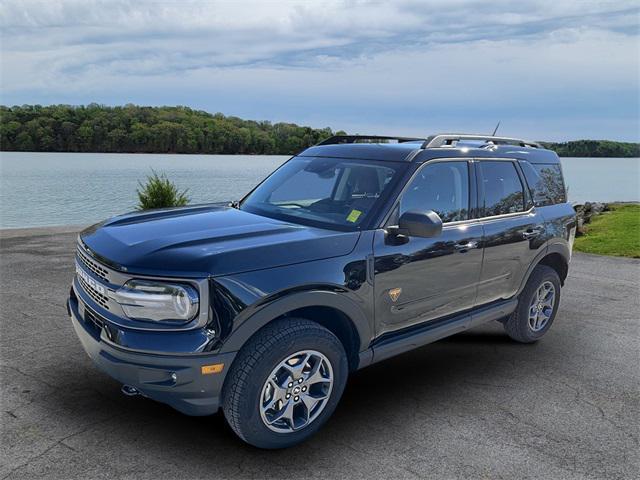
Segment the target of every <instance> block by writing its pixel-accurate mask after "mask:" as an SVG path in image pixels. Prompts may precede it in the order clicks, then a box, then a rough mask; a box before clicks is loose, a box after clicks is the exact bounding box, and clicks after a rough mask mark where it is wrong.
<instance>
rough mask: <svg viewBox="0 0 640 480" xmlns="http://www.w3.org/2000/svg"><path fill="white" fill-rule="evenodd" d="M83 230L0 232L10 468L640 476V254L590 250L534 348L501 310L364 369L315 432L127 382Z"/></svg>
mask: <svg viewBox="0 0 640 480" xmlns="http://www.w3.org/2000/svg"><path fill="white" fill-rule="evenodd" d="M75 236H76V234H75V233H73V232H70V233H64V232H63V233H60V231H53V230H46V229H40V230H34V231H16V232H6V231H5V232H0V256H1V269H0V285H1V287H2V288H1V294H0V295H1V298H0V305H1V307H0V348H1V350H0V367H1V370H0V371H1V375H2V378H1V381H2V383H1V384H2V389H1V390H2V398H1V401H2V404H1V407H2V411H1V412H0V415H1V416H0V418H1V430H2V431H1V438H2V450H1V452H0V478H2V479H24V478H39V477H46V478H60V479H76V478H77V479H89V478H91V479H93V478H135V479H156V480H157V479H165V478H210V479H216V478H271V479H274V478H295V479H302V478H305V479H311V478H319V479H325V478H367V479H376V478H380V479H395V478H439V479H443V478H505V479H508V478H607V479H614V478H637V475H638V471H639V469H640V461H639V454H638V452H639V450H640V445H639V436H640V432H639V430H640V427H639V421H640V368H639V366H640V353H639V351H640V350H639V345H640V342H639V340H640V328H639V315H640V314H639V312H640V261H638V260H631V259H619V258H608V257H598V256H590V255H582V254H576V255H575V256H574V260H573V262H572V265H571V269H570V274H569V278H568V280H567V285H566V287H565V289H563V291H562V295H563V297H562V303H561V308H560V311H559V314H558V317H557V319H556V323H555V325H554V326H553V328H552V329H551V331H550V332H549V333H548V335H547V336H546V337H545V338H544V339H543V340H542V341H540V342H538V343H537V344H534V345H520V344H516V343H514V342H512V341H510V340H509V339H508V337H507V336H506V335H505V334H504V333H503V330H502V327H501V325H499V324H498V323H494V324H491V325H487V326H483V327H481V328H478V329H475V330H472V331H469V332H466V333H463V334H460V335H457V336H455V337H452V338H449V339H446V340H443V341H440V342H438V343H435V344H432V345H430V346H426V347H424V348H421V349H418V350H415V351H412V352H409V353H407V354H404V355H401V356H399V357H396V358H393V359H391V360H389V361H386V362H384V363H381V364H376V365H374V366H371V367H369V368H366V369H364V370H362V371H360V372H357V373H356V374H355V375H353V376H352V378H351V379H350V381H349V383H348V385H347V390H346V392H345V395H344V397H343V399H342V402H341V404H340V405H339V407H338V409H337V411H336V414H335V415H334V417H333V418H332V419H331V420H330V421H329V423H328V424H327V425H326V426H325V427H324V428H323V429H322V430H321V431H320V433H319V434H318V435H317V436H315V437H313V438H312V439H311V440H310V441H308V442H307V443H305V444H303V445H301V446H298V447H295V448H292V449H289V450H285V451H260V450H257V449H255V448H252V447H249V446H247V445H245V444H243V443H242V442H241V441H240V440H238V439H237V438H236V437H235V436H234V435H233V433H232V432H231V430H230V429H229V428H228V427H227V426H226V425H225V422H224V418H223V417H222V415H221V414H218V415H214V416H212V417H206V418H193V417H187V416H184V415H181V414H180V413H178V412H175V411H173V410H172V409H171V408H169V407H166V406H164V405H161V404H158V403H155V402H153V401H150V400H147V399H144V398H139V397H135V398H130V397H125V396H123V395H122V394H121V393H120V385H119V384H118V383H117V382H115V381H113V380H111V379H110V378H109V377H107V376H106V375H104V374H102V373H100V372H99V371H98V370H97V369H96V368H94V366H93V365H92V363H91V361H90V360H89V358H88V357H87V356H86V354H85V353H84V351H83V350H82V348H81V346H80V344H79V342H78V341H77V339H76V337H75V334H74V333H73V330H72V327H71V325H70V323H69V320H68V318H67V316H66V310H65V306H64V305H65V300H66V297H67V294H68V291H69V285H70V281H71V277H72V271H73V251H74V242H75Z"/></svg>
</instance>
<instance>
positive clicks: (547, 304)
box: [504, 265, 560, 343]
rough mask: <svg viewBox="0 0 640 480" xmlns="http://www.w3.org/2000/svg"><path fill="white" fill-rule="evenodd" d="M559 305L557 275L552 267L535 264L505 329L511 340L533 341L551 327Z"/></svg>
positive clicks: (558, 281)
mask: <svg viewBox="0 0 640 480" xmlns="http://www.w3.org/2000/svg"><path fill="white" fill-rule="evenodd" d="M559 305H560V277H559V276H558V273H557V272H556V271H555V270H554V269H553V268H551V267H548V266H546V265H538V266H537V267H535V269H534V270H533V272H531V276H530V277H529V280H528V281H527V284H526V286H525V288H524V290H523V291H522V293H521V294H520V297H519V298H518V306H517V307H516V310H515V311H514V312H513V313H512V314H511V315H510V316H509V317H508V318H507V320H506V322H505V323H504V329H505V330H506V332H507V335H509V336H510V337H511V338H512V339H513V340H515V341H517V342H521V343H532V342H535V341H537V340H539V339H540V338H542V336H543V335H544V334H545V333H546V332H547V331H548V330H549V328H551V324H552V323H553V320H554V319H555V316H556V313H557V312H558V306H559Z"/></svg>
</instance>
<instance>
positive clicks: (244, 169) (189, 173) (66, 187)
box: [0, 152, 640, 228]
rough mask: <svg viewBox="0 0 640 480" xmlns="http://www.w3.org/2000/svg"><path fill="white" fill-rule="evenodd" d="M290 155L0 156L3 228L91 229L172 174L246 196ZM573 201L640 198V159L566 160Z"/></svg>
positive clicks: (195, 193)
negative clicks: (143, 187)
mask: <svg viewBox="0 0 640 480" xmlns="http://www.w3.org/2000/svg"><path fill="white" fill-rule="evenodd" d="M287 158H289V157H288V156H249V155H155V154H103V153H22V152H20V153H17V152H16V153H14V152H2V153H0V228H17V227H34V226H48V225H81V224H90V223H94V222H97V221H99V220H102V219H104V218H107V217H110V216H112V215H115V214H117V213H123V212H127V211H131V210H133V209H134V208H135V205H136V203H137V195H136V187H137V186H138V180H141V181H144V179H145V177H146V176H147V175H148V174H150V173H151V168H154V169H155V170H156V171H158V172H166V173H167V175H168V177H169V178H170V179H171V180H172V181H174V182H175V183H176V184H177V185H178V186H179V187H180V188H182V189H184V188H188V189H189V192H188V195H189V196H190V197H191V202H192V203H205V202H218V201H228V200H232V199H239V198H241V197H242V196H243V195H244V194H245V193H246V192H248V191H249V190H250V189H251V188H252V187H253V186H254V185H256V184H257V183H258V182H259V181H260V180H262V179H263V178H264V177H265V176H266V175H267V174H269V173H270V172H271V171H273V170H274V169H275V168H276V167H277V166H278V165H280V164H282V163H283V162H284V161H285V160H287ZM562 166H563V170H564V174H565V178H566V183H567V186H568V187H569V200H570V201H572V202H584V201H604V202H610V201H617V200H622V201H640V159H638V158H563V159H562Z"/></svg>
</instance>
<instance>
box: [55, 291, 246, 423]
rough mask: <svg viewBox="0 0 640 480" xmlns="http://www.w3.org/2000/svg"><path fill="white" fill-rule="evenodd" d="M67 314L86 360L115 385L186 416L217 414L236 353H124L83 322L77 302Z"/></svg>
mask: <svg viewBox="0 0 640 480" xmlns="http://www.w3.org/2000/svg"><path fill="white" fill-rule="evenodd" d="M67 310H68V312H69V316H70V317H71V323H72V324H73V328H74V330H75V331H76V334H77V335H78V338H79V339H80V342H81V343H82V346H83V347H84V349H85V351H86V352H87V354H88V355H89V357H90V358H91V359H92V360H93V361H94V363H95V364H96V365H97V366H98V367H99V368H100V369H101V370H103V371H104V372H105V373H107V374H108V375H110V376H111V377H113V378H114V379H116V380H117V381H119V382H121V383H123V384H125V385H130V386H132V387H135V388H136V389H137V390H138V391H139V392H140V393H141V394H142V395H144V396H146V397H149V398H151V399H153V400H156V401H158V402H162V403H166V404H168V405H170V406H172V407H173V408H175V409H176V410H178V411H180V412H182V413H185V414H187V415H210V414H213V413H215V412H216V411H217V410H218V408H219V405H220V395H221V392H222V385H223V383H224V379H225V376H226V373H227V372H228V371H229V368H230V367H231V363H232V362H233V359H234V358H235V355H236V352H232V353H225V354H185V355H157V354H149V353H143V352H135V351H129V350H124V349H122V348H118V347H116V346H114V345H113V344H112V343H111V342H110V341H109V340H108V338H106V334H105V332H104V330H98V329H97V328H96V327H95V325H94V324H92V323H91V322H88V321H85V319H84V318H83V317H82V315H81V314H80V310H79V304H78V300H77V299H75V298H73V297H71V298H69V300H68V303H67ZM220 363H223V364H224V367H223V370H222V371H221V372H220V373H213V374H203V373H202V367H203V366H205V365H213V364H220ZM172 374H175V380H174V379H173V378H172Z"/></svg>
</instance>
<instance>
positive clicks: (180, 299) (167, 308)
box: [115, 280, 199, 322]
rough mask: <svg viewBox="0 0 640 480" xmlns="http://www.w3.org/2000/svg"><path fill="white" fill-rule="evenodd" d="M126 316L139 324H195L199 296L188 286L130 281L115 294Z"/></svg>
mask: <svg viewBox="0 0 640 480" xmlns="http://www.w3.org/2000/svg"><path fill="white" fill-rule="evenodd" d="M115 300H116V301H117V302H118V303H119V304H120V306H121V307H122V310H124V313H125V315H127V317H129V318H133V319H136V320H153V321H156V322H162V321H171V320H173V321H182V322H187V321H189V320H192V319H193V318H194V317H195V316H196V314H197V313H198V305H199V300H198V292H197V291H196V290H195V289H194V288H192V287H190V286H188V285H178V284H174V283H164V282H154V281H147V280H129V281H128V282H127V283H125V284H124V285H123V286H122V287H121V288H119V289H118V290H117V291H116V292H115Z"/></svg>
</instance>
